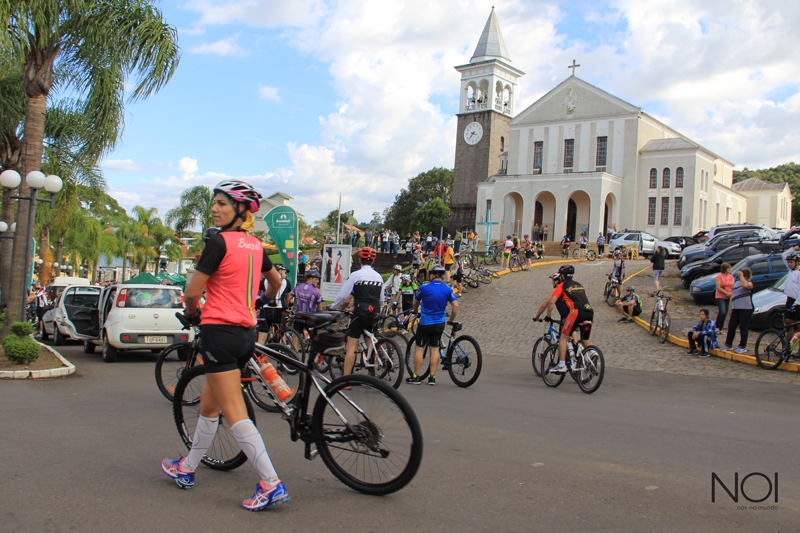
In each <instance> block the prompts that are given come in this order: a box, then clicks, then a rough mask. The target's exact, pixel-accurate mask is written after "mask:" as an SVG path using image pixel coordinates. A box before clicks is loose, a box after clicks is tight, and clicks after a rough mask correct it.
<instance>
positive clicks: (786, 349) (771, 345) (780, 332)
mask: <svg viewBox="0 0 800 533" xmlns="http://www.w3.org/2000/svg"><path fill="white" fill-rule="evenodd" d="M798 346H800V339H795V338H790V337H789V334H788V327H787V326H784V327H783V328H781V329H772V328H770V329H767V330H764V331H763V332H762V333H761V335H759V336H758V339H756V362H757V363H758V366H760V367H761V368H763V369H766V370H775V369H776V368H778V367H779V366H781V365H782V364H783V363H785V362H787V361H789V360H791V359H800V353H797V350H798Z"/></svg>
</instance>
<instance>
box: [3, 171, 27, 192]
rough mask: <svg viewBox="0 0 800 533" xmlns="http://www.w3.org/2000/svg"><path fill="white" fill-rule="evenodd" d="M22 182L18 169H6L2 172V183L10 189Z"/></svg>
mask: <svg viewBox="0 0 800 533" xmlns="http://www.w3.org/2000/svg"><path fill="white" fill-rule="evenodd" d="M20 183H22V178H21V177H20V175H19V172H17V171H16V170H4V171H3V173H2V174H0V185H2V186H3V187H7V188H9V189H16V188H17V187H19V184H20Z"/></svg>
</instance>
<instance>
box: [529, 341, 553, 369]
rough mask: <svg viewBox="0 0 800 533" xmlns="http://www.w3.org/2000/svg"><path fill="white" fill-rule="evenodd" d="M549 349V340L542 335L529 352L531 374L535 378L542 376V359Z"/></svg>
mask: <svg viewBox="0 0 800 533" xmlns="http://www.w3.org/2000/svg"><path fill="white" fill-rule="evenodd" d="M549 347H550V338H549V337H548V336H547V335H542V336H541V337H539V338H538V339H537V340H536V342H535V343H534V344H533V352H531V365H532V366H533V372H534V374H536V375H537V376H539V377H541V376H542V357H543V356H544V352H545V350H547V348H549Z"/></svg>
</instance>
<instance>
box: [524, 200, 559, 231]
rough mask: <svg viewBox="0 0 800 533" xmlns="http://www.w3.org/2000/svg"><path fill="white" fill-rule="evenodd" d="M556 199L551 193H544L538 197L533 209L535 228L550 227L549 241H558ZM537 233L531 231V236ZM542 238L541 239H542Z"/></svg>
mask: <svg viewBox="0 0 800 533" xmlns="http://www.w3.org/2000/svg"><path fill="white" fill-rule="evenodd" d="M555 222H556V197H555V196H553V193H551V192H549V191H542V192H540V193H539V194H538V195H536V198H535V201H534V208H533V227H534V228H536V227H541V228H544V227H545V226H547V227H548V229H549V231H548V235H547V237H548V239H550V240H554V239H555V240H558V239H556V237H558V238H559V239H560V238H561V237H560V236H557V235H555V228H556V224H555ZM534 233H535V232H534V230H533V229H531V235H533V234H534ZM540 238H541V237H540Z"/></svg>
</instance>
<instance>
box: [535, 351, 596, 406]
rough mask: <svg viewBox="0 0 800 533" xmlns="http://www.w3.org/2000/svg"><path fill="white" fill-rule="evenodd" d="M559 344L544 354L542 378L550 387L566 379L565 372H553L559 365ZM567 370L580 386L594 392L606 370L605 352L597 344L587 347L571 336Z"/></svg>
mask: <svg viewBox="0 0 800 533" xmlns="http://www.w3.org/2000/svg"><path fill="white" fill-rule="evenodd" d="M558 359H559V358H558V344H553V345H551V346H550V347H548V348H547V350H545V352H544V355H543V356H542V366H541V372H542V380H543V381H544V383H545V385H547V386H548V387H558V386H559V385H561V382H562V381H564V373H556V372H553V371H552V370H553V368H555V367H556V366H557V365H558ZM565 362H566V365H567V372H569V374H570V375H571V376H572V379H574V380H575V381H576V382H577V383H578V387H580V389H581V390H582V391H583V392H585V393H586V394H592V393H593V392H595V391H596V390H597V389H599V388H600V384H601V383H603V376H604V375H605V371H606V364H605V359H604V357H603V352H602V351H600V348H598V347H597V346H589V347H588V348H585V347H584V346H583V343H580V342H578V341H576V340H575V339H574V338H572V337H570V338H569V341H568V342H567V358H566V360H565Z"/></svg>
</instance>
